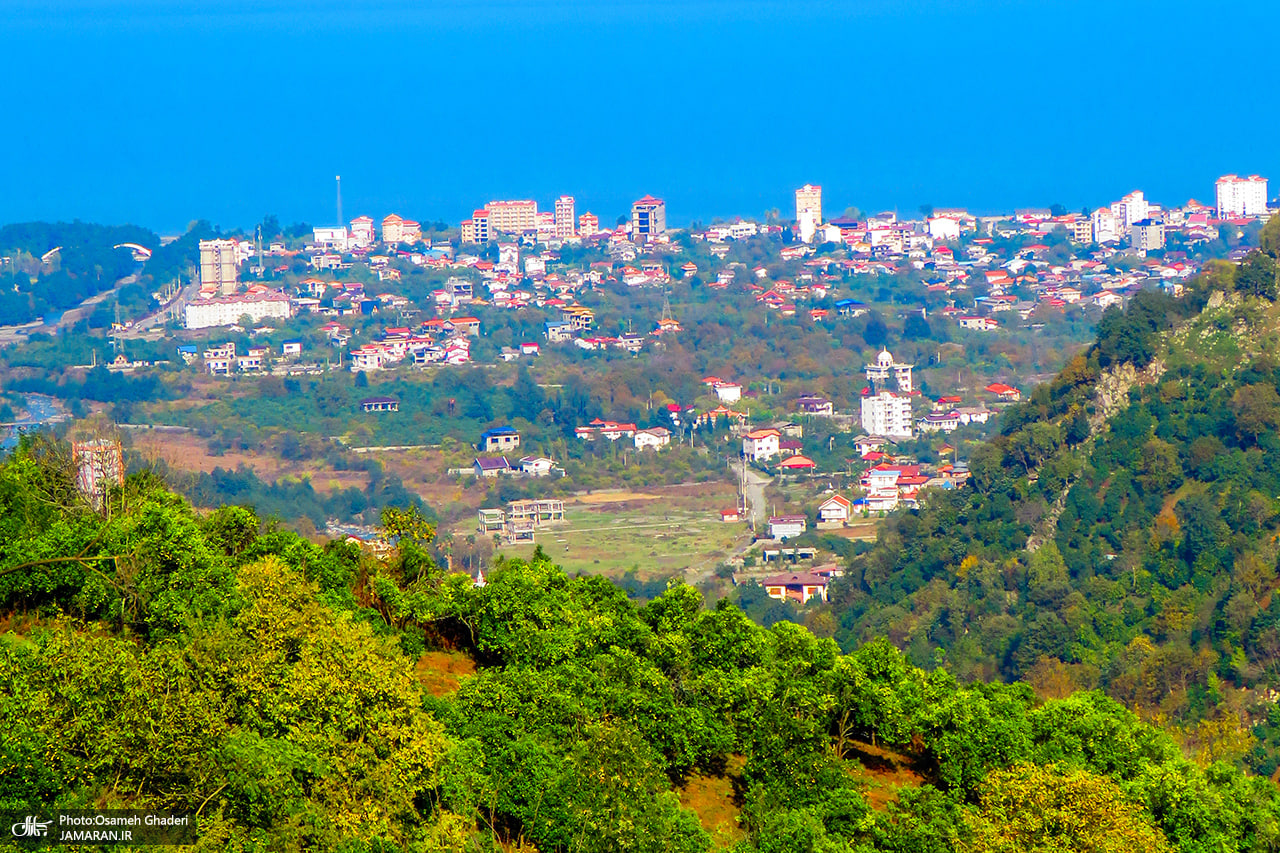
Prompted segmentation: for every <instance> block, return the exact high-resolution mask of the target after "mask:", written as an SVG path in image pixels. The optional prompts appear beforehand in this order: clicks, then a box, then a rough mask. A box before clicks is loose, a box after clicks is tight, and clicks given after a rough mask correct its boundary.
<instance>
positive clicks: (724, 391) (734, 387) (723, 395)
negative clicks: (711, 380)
mask: <svg viewBox="0 0 1280 853" xmlns="http://www.w3.org/2000/svg"><path fill="white" fill-rule="evenodd" d="M716 396H717V397H719V398H720V402H721V403H736V402H738V401H739V400H741V399H742V386H741V385H738V384H737V383H734V382H719V383H717V384H716Z"/></svg>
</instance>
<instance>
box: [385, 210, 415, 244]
mask: <svg viewBox="0 0 1280 853" xmlns="http://www.w3.org/2000/svg"><path fill="white" fill-rule="evenodd" d="M421 239H422V226H421V225H419V224H418V223H417V222H414V221H413V220H412V219H404V218H403V217H401V216H398V215H396V214H394V213H392V214H391V215H389V216H387V217H386V218H384V219H383V220H382V242H384V243H416V242H418V241H419V240H421Z"/></svg>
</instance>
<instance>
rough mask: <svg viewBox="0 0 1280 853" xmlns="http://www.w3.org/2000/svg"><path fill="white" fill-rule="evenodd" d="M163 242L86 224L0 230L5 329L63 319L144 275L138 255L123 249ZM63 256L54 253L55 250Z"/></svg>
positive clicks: (144, 233)
mask: <svg viewBox="0 0 1280 853" xmlns="http://www.w3.org/2000/svg"><path fill="white" fill-rule="evenodd" d="M159 242H160V241H159V238H158V237H156V235H155V234H153V233H152V232H150V231H148V230H147V229H145V228H139V227H137V226H134V225H119V226H112V225H94V224H91V223H86V222H79V221H76V222H53V223H51V222H26V223H21V224H14V225H5V226H4V227H2V228H0V254H3V255H5V256H6V257H7V259H8V261H7V263H6V264H5V265H4V267H3V271H0V325H3V324H8V323H27V322H30V321H31V320H34V319H36V318H37V317H42V316H46V315H51V314H56V313H61V312H62V311H63V310H65V309H67V308H70V307H72V306H74V305H78V304H79V303H81V302H83V301H84V300H85V299H88V298H89V297H90V296H94V295H95V294H97V293H98V292H100V291H103V290H109V289H110V288H112V287H115V285H116V282H117V281H118V280H120V279H122V278H124V277H126V276H128V275H131V274H133V273H134V272H136V271H137V269H138V264H137V263H136V262H135V261H134V259H133V254H132V252H131V251H130V250H129V249H127V248H121V249H117V248H115V247H116V246H117V245H119V244H121V243H137V244H139V245H141V246H144V247H146V248H148V249H151V248H155V247H156V246H157V245H158V244H159ZM55 249H56V250H57V251H53V250H55Z"/></svg>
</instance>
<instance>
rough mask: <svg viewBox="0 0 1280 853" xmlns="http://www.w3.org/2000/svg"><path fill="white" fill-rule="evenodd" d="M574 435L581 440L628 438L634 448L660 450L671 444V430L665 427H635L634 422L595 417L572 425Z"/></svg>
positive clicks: (617, 439)
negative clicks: (580, 424) (581, 423)
mask: <svg viewBox="0 0 1280 853" xmlns="http://www.w3.org/2000/svg"><path fill="white" fill-rule="evenodd" d="M573 432H574V435H576V436H577V437H578V438H580V439H582V440H583V441H596V440H598V439H604V440H606V441H619V440H621V439H630V440H631V441H632V442H633V443H634V444H635V448H636V450H661V449H662V448H664V447H666V446H667V445H669V444H671V430H669V429H667V428H666V427H647V428H644V429H640V428H637V427H636V425H635V424H627V423H618V422H617V421H606V420H603V419H601V418H596V419H595V420H593V421H591V423H589V424H586V425H585V426H579V427H574V430H573Z"/></svg>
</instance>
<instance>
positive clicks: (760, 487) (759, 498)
mask: <svg viewBox="0 0 1280 853" xmlns="http://www.w3.org/2000/svg"><path fill="white" fill-rule="evenodd" d="M738 464H739V465H741V464H742V463H738ZM772 482H773V478H772V477H766V476H765V475H764V474H761V473H760V472H759V471H756V470H755V469H754V468H750V467H748V468H747V506H749V507H750V508H751V520H752V521H754V522H755V525H756V530H757V531H760V530H763V529H764V528H765V526H766V525H767V523H768V521H769V505H768V504H767V503H766V502H765V499H764V487H765V486H767V485H769V484H770V483H772Z"/></svg>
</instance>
